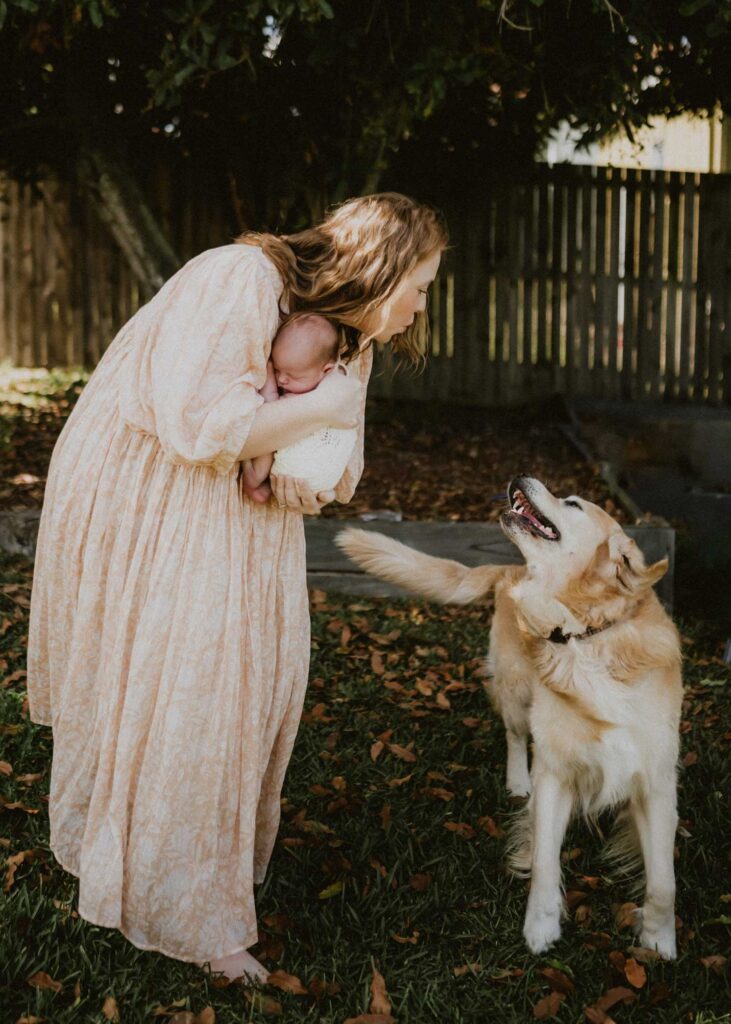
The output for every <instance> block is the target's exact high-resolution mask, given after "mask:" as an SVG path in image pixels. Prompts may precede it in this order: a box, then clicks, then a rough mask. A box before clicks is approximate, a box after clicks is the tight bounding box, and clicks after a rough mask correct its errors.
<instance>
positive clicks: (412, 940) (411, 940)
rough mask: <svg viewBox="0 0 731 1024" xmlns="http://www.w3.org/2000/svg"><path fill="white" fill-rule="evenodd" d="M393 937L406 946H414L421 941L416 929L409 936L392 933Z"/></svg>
mask: <svg viewBox="0 0 731 1024" xmlns="http://www.w3.org/2000/svg"><path fill="white" fill-rule="evenodd" d="M391 938H392V939H393V940H394V942H398V943H400V945H402V946H405V945H408V944H411V945H412V946H415V945H416V943H417V942H418V941H419V932H417V931H414V932H412V933H411V935H410V936H407V935H391Z"/></svg>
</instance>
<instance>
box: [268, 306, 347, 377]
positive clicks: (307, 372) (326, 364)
mask: <svg viewBox="0 0 731 1024" xmlns="http://www.w3.org/2000/svg"><path fill="white" fill-rule="evenodd" d="M338 343H339V338H338V331H337V328H336V327H335V325H334V324H333V323H332V322H331V321H330V320H327V319H326V318H325V317H324V316H319V315H318V314H317V313H308V314H307V315H306V316H301V317H298V318H297V319H296V320H290V322H289V323H286V324H285V325H284V327H282V328H281V329H280V330H279V331H278V332H277V335H276V337H275V338H274V341H273V342H272V353H271V360H272V363H273V365H274V374H275V376H276V378H277V387H278V388H279V391H280V392H284V393H286V394H290V395H303V394H305V392H307V391H314V389H315V388H316V387H317V385H318V384H319V383H320V381H321V380H322V378H323V377H324V376H325V374H326V373H327V372H328V370H331V369H332V368H333V367H334V366H335V364H336V363H337V357H338Z"/></svg>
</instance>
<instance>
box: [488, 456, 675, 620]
mask: <svg viewBox="0 0 731 1024" xmlns="http://www.w3.org/2000/svg"><path fill="white" fill-rule="evenodd" d="M508 502H509V507H508V509H507V510H506V511H505V512H504V513H503V514H502V516H501V520H500V525H501V526H502V528H503V531H504V533H505V534H506V536H507V537H508V538H509V539H510V540H511V541H512V542H513V543H514V544H516V545H517V547H518V548H520V551H521V553H522V554H523V556H524V558H525V560H526V564H527V569H528V573H527V577H526V581H528V580H530V581H533V582H534V583H535V584H537V585H539V588H540V590H541V591H542V592H543V594H544V595H545V596H546V597H547V598H548V597H549V596H550V599H551V600H552V601H558V602H560V604H561V606H563V607H564V608H566V609H567V610H568V612H569V616H568V617H567V618H566V624H568V625H569V627H570V631H571V632H575V631H577V627H578V626H579V625H581V626H583V627H586V626H592V627H596V626H600V625H604V624H605V623H606V622H609V621H612V620H614V619H617V618H619V617H621V616H622V615H623V614H624V612H625V611H626V609H627V607H628V606H630V605H631V604H633V603H635V602H636V601H637V599H638V598H639V597H641V596H642V595H643V593H645V592H646V591H647V590H649V588H650V587H651V586H652V585H653V584H654V583H656V582H657V581H658V580H659V579H660V578H661V577H662V576H663V575H664V574H665V572H666V571H667V568H668V560H667V558H663V559H661V560H660V561H659V562H655V563H654V564H653V565H650V566H648V565H646V564H645V560H644V558H643V555H642V552H641V551H640V549H639V548H638V547H637V545H636V544H635V542H634V541H633V540H632V538H631V537H628V536H627V534H626V533H625V532H624V531H623V530H622V528H621V526H620V525H619V523H617V522H616V521H615V520H614V519H612V517H611V516H610V515H609V514H608V513H607V512H605V511H604V509H602V508H600V507H599V506H598V505H595V504H594V503H593V502H591V501H586V500H585V499H584V498H579V497H576V496H574V495H571V496H570V497H568V498H556V497H555V496H554V495H553V494H551V492H550V491H549V490H548V488H547V487H544V485H543V484H542V483H540V482H539V481H538V480H535V479H534V478H533V477H527V476H520V477H516V478H515V479H514V480H512V481H511V482H510V485H509V487H508ZM522 590H523V592H524V593H525V591H526V590H527V588H526V587H523V588H522ZM520 593H521V592H520V591H519V594H518V595H516V596H518V597H519V596H520ZM527 596H528V595H527V593H526V597H527ZM531 604H535V602H534V601H531ZM546 614H547V615H548V616H549V617H550V615H551V614H554V615H555V609H554V611H553V612H550V611H548V609H547V611H546ZM556 625H561V626H562V627H563V625H564V624H563V623H560V622H557V623H556Z"/></svg>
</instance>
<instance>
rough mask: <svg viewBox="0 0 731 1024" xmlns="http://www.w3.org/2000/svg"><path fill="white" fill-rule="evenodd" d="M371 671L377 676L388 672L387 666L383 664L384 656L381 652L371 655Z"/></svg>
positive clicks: (374, 652)
mask: <svg viewBox="0 0 731 1024" xmlns="http://www.w3.org/2000/svg"><path fill="white" fill-rule="evenodd" d="M371 669H372V670H373V672H375V674H376V675H377V676H382V675H383V673H384V672H385V671H386V668H385V665H384V664H383V655H382V654H381V652H380V651H373V652H372V653H371Z"/></svg>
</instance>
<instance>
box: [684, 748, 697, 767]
mask: <svg viewBox="0 0 731 1024" xmlns="http://www.w3.org/2000/svg"><path fill="white" fill-rule="evenodd" d="M680 763H681V764H682V765H683V767H684V768H690V766H691V765H694V764H697V763H698V755H697V754H696V752H695V750H689V751H688V753H687V754H686V755H685V757H684V758H683V759H682V761H681V762H680Z"/></svg>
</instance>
